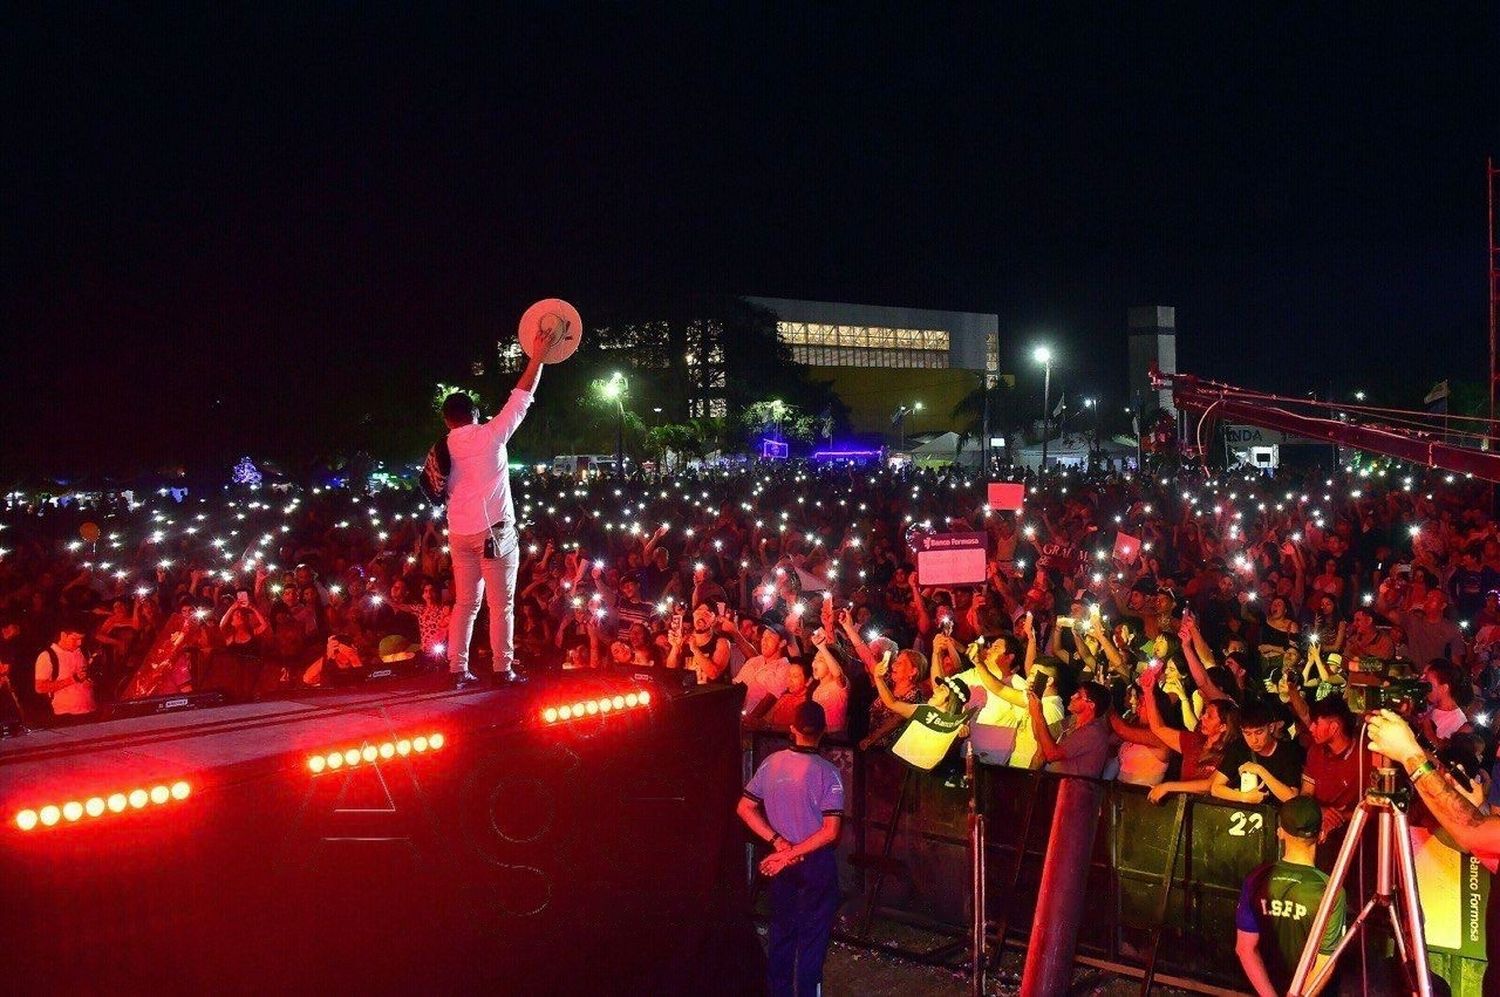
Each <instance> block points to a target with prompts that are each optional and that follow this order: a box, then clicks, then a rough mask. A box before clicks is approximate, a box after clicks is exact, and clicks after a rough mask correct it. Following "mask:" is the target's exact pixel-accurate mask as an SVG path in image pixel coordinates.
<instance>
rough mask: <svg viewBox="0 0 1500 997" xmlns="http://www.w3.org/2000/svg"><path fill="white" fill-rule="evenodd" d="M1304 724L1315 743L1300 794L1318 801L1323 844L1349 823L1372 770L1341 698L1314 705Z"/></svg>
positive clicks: (1310, 706)
mask: <svg viewBox="0 0 1500 997" xmlns="http://www.w3.org/2000/svg"><path fill="white" fill-rule="evenodd" d="M1304 723H1305V726H1306V728H1307V735H1308V738H1309V740H1311V742H1312V744H1311V745H1310V746H1309V748H1308V752H1307V760H1306V761H1305V762H1304V763H1303V768H1302V792H1301V795H1302V796H1311V797H1312V798H1313V799H1314V800H1317V801H1318V805H1319V806H1320V807H1321V808H1322V810H1323V829H1322V831H1320V832H1319V834H1318V842H1319V843H1320V844H1322V843H1323V842H1326V841H1327V840H1328V836H1329V835H1330V834H1331V833H1333V832H1334V831H1336V830H1337V829H1339V828H1341V827H1343V826H1344V825H1345V824H1347V823H1349V818H1350V817H1351V816H1353V814H1354V807H1355V804H1357V803H1359V801H1360V798H1361V797H1362V796H1363V795H1364V784H1363V783H1362V781H1361V779H1362V776H1363V775H1364V774H1365V773H1366V772H1368V771H1369V769H1368V766H1365V765H1364V764H1363V759H1362V758H1361V753H1360V750H1359V742H1358V741H1356V740H1355V738H1354V734H1355V731H1356V729H1357V728H1358V723H1357V721H1356V720H1355V717H1354V714H1353V713H1351V712H1349V706H1348V704H1346V703H1345V702H1344V700H1343V699H1342V698H1340V697H1338V696H1329V697H1327V698H1326V699H1320V700H1318V701H1317V702H1315V703H1312V704H1311V705H1309V706H1308V708H1307V716H1306V717H1305V718H1304Z"/></svg>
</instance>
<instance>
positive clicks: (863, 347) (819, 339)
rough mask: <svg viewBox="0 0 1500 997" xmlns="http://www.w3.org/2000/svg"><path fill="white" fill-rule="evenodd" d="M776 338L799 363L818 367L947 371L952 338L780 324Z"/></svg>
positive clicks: (932, 332)
mask: <svg viewBox="0 0 1500 997" xmlns="http://www.w3.org/2000/svg"><path fill="white" fill-rule="evenodd" d="M776 332H777V335H779V336H780V337H781V341H782V342H783V343H786V344H787V345H788V346H790V347H791V348H792V358H793V359H794V360H796V361H797V362H798V363H805V364H810V365H813V366H817V367H905V368H926V369H944V368H946V367H947V366H948V347H949V337H948V333H947V331H946V330H943V329H893V328H886V327H882V326H868V325H862V326H852V325H825V324H822V323H818V322H778V323H776Z"/></svg>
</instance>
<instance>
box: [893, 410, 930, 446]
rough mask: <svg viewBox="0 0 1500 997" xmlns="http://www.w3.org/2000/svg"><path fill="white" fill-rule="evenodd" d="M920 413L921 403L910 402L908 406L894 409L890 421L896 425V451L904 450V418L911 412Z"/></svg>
mask: <svg viewBox="0 0 1500 997" xmlns="http://www.w3.org/2000/svg"><path fill="white" fill-rule="evenodd" d="M920 411H922V403H921V402H912V403H911V404H910V405H898V406H897V407H896V414H895V415H894V416H892V417H891V421H892V422H894V423H895V424H896V439H897V441H898V443H897V449H898V450H905V449H906V417H907V416H909V415H911V414H912V413H913V412H920Z"/></svg>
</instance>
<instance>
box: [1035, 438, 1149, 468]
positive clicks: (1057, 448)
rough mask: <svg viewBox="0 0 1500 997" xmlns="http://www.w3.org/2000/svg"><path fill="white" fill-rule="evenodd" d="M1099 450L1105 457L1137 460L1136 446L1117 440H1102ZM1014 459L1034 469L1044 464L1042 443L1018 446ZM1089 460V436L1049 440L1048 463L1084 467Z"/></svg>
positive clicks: (1054, 465) (1057, 465) (1056, 465)
mask: <svg viewBox="0 0 1500 997" xmlns="http://www.w3.org/2000/svg"><path fill="white" fill-rule="evenodd" d="M1099 450H1100V452H1101V453H1102V454H1103V455H1104V457H1105V459H1107V460H1112V461H1120V460H1122V459H1123V460H1127V461H1129V462H1130V463H1134V462H1135V447H1128V446H1125V445H1124V444H1121V443H1118V442H1116V441H1115V440H1112V439H1108V440H1100V441H1099ZM1013 453H1014V454H1015V457H1014V460H1015V462H1016V464H1018V465H1019V466H1021V467H1029V468H1031V469H1033V470H1035V469H1036V468H1039V467H1041V466H1042V445H1041V444H1040V443H1033V444H1031V445H1029V446H1024V447H1016V448H1015V449H1014V450H1013ZM1088 461H1089V438H1088V437H1087V436H1064V437H1060V438H1059V439H1055V440H1048V441H1047V463H1048V464H1049V465H1051V466H1052V467H1084V466H1086V465H1087V464H1088Z"/></svg>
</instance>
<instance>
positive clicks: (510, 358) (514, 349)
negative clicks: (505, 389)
mask: <svg viewBox="0 0 1500 997" xmlns="http://www.w3.org/2000/svg"><path fill="white" fill-rule="evenodd" d="M498 347H499V348H498V350H497V352H498V353H499V354H500V369H501V370H502V371H514V370H520V369H521V364H522V362H523V361H524V360H525V359H526V353H525V351H523V350H522V349H521V343H520V340H516V339H512V340H510V341H509V342H502V343H500V344H498ZM475 366H482V365H481V364H476V365H475Z"/></svg>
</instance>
